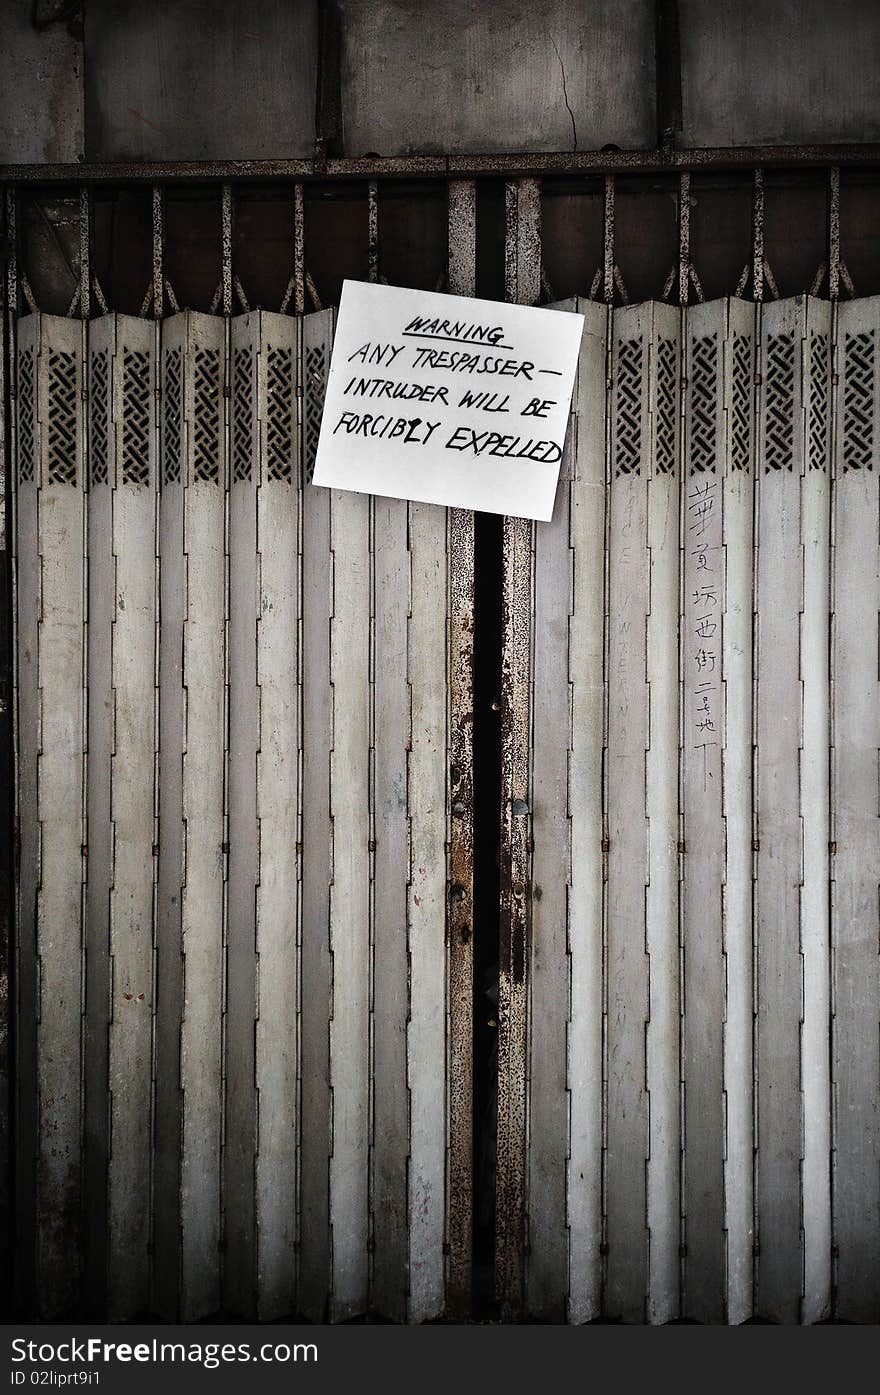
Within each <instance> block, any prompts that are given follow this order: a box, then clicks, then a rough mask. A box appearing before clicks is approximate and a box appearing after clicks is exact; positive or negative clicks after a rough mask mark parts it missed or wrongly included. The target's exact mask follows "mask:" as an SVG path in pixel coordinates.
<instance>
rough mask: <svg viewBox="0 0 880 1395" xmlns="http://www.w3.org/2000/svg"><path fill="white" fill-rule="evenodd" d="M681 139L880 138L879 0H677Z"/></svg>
mask: <svg viewBox="0 0 880 1395" xmlns="http://www.w3.org/2000/svg"><path fill="white" fill-rule="evenodd" d="M679 14H680V24H681V59H682V98H683V107H684V113H683V115H684V120H683V128H684V129H683V130H682V133H681V143H682V144H683V145H764V144H787V143H791V144H807V143H809V142H810V141H819V142H824V143H827V142H835V141H867V140H871V141H876V140H880V65H878V61H877V60H878V55H880V5H878V4H877V3H876V0H834V3H832V4H829V3H828V0H798V3H797V4H792V3H791V0H725V3H720V4H719V3H714V4H707V3H706V0H679Z"/></svg>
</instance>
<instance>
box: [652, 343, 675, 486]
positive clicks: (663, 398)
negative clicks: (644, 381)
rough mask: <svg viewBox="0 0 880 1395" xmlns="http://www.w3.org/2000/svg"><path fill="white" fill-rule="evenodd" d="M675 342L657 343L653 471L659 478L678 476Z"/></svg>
mask: <svg viewBox="0 0 880 1395" xmlns="http://www.w3.org/2000/svg"><path fill="white" fill-rule="evenodd" d="M676 352H677V351H676V346H675V340H674V339H658V341H657V445H656V449H655V453H654V472H655V474H658V475H672V474H674V473H675V442H676V430H675V427H676V419H677V412H676V406H677V403H676V393H675V360H676Z"/></svg>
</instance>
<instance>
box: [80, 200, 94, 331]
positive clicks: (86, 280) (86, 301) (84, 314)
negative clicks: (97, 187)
mask: <svg viewBox="0 0 880 1395" xmlns="http://www.w3.org/2000/svg"><path fill="white" fill-rule="evenodd" d="M91 215H92V199H91V193H90V192H89V188H88V186H87V185H83V187H82V188H81V189H80V191H79V313H80V317H81V318H82V319H83V320H88V319H89V316H90V315H91V308H92V306H91V301H92V270H91V267H92V260H91V223H92V218H91Z"/></svg>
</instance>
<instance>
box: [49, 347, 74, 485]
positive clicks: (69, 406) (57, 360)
mask: <svg viewBox="0 0 880 1395" xmlns="http://www.w3.org/2000/svg"><path fill="white" fill-rule="evenodd" d="M76 445H77V442H76V354H71V353H66V352H63V351H62V350H60V349H50V351H49V483H50V484H76Z"/></svg>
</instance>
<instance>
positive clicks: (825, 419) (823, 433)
mask: <svg viewBox="0 0 880 1395" xmlns="http://www.w3.org/2000/svg"><path fill="white" fill-rule="evenodd" d="M828 349H829V343H828V335H827V334H813V335H811V337H810V442H809V444H810V469H811V470H826V471H827V469H828V448H829V446H830V444H831V432H830V429H829V427H830V420H829V412H830V409H831V401H830V394H831V360H830V357H829V353H828Z"/></svg>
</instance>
